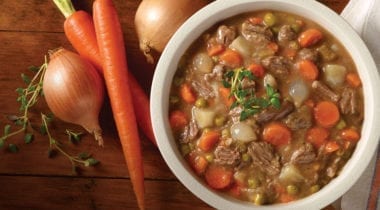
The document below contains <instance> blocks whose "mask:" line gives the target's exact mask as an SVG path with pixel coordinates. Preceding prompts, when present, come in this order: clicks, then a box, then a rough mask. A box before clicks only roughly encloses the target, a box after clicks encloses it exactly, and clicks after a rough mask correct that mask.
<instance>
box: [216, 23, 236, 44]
mask: <svg viewBox="0 0 380 210" xmlns="http://www.w3.org/2000/svg"><path fill="white" fill-rule="evenodd" d="M235 38H236V30H235V28H234V27H228V26H225V25H221V26H219V28H218V30H217V31H216V42H217V43H219V44H223V45H225V46H228V45H230V44H231V42H232V41H233V40H234V39H235Z"/></svg>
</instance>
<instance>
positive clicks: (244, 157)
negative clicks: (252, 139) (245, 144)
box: [241, 153, 251, 162]
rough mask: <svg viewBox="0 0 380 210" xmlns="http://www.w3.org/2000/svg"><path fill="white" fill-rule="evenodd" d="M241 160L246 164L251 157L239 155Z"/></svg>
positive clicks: (245, 154)
mask: <svg viewBox="0 0 380 210" xmlns="http://www.w3.org/2000/svg"><path fill="white" fill-rule="evenodd" d="M241 160H242V161H243V162H248V161H250V160H251V156H249V155H248V154H247V153H244V154H242V155H241Z"/></svg>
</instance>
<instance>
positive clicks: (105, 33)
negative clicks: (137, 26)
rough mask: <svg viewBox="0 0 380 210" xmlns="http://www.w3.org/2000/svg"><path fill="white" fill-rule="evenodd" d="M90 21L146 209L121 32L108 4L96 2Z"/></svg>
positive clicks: (118, 125)
mask: <svg viewBox="0 0 380 210" xmlns="http://www.w3.org/2000/svg"><path fill="white" fill-rule="evenodd" d="M93 19H94V25H95V33H96V37H97V42H98V46H99V47H98V48H99V52H100V55H101V57H102V59H103V63H102V64H103V71H104V72H103V73H104V80H105V83H106V87H107V91H108V95H109V98H110V102H111V107H112V113H113V117H114V120H115V124H116V128H117V131H118V135H119V138H120V142H121V146H122V149H123V153H124V158H125V161H126V163H127V166H128V172H129V175H130V178H131V183H132V186H133V190H134V193H135V195H136V199H137V203H138V206H139V208H140V209H145V201H144V200H145V199H144V197H145V196H144V191H145V188H144V170H143V161H142V154H141V145H140V144H141V143H140V136H139V132H138V128H137V124H136V116H135V112H134V108H133V102H132V100H133V98H132V95H131V90H130V89H131V88H130V86H129V83H128V81H129V78H128V72H129V71H128V65H127V60H126V53H125V47H124V46H125V45H124V40H123V32H122V28H121V25H120V21H119V18H118V13H117V11H116V8H115V6H114V4H113V2H112V1H111V0H95V2H94V3H93Z"/></svg>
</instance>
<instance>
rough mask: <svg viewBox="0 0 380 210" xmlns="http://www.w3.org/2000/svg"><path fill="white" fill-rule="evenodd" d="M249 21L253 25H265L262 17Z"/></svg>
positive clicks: (252, 18)
mask: <svg viewBox="0 0 380 210" xmlns="http://www.w3.org/2000/svg"><path fill="white" fill-rule="evenodd" d="M248 21H249V22H250V23H252V24H253V25H260V24H262V23H263V19H262V18H261V17H251V18H249V19H248Z"/></svg>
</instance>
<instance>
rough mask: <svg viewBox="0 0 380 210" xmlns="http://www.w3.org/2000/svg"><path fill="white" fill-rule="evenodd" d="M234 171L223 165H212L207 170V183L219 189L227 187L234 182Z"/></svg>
mask: <svg viewBox="0 0 380 210" xmlns="http://www.w3.org/2000/svg"><path fill="white" fill-rule="evenodd" d="M232 178H233V171H232V170H230V169H227V168H224V167H223V166H219V165H210V166H209V167H208V168H207V170H206V172H205V179H206V182H207V184H208V185H209V186H210V187H211V188H213V189H217V190H221V189H225V188H227V187H229V186H230V185H231V184H232Z"/></svg>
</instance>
